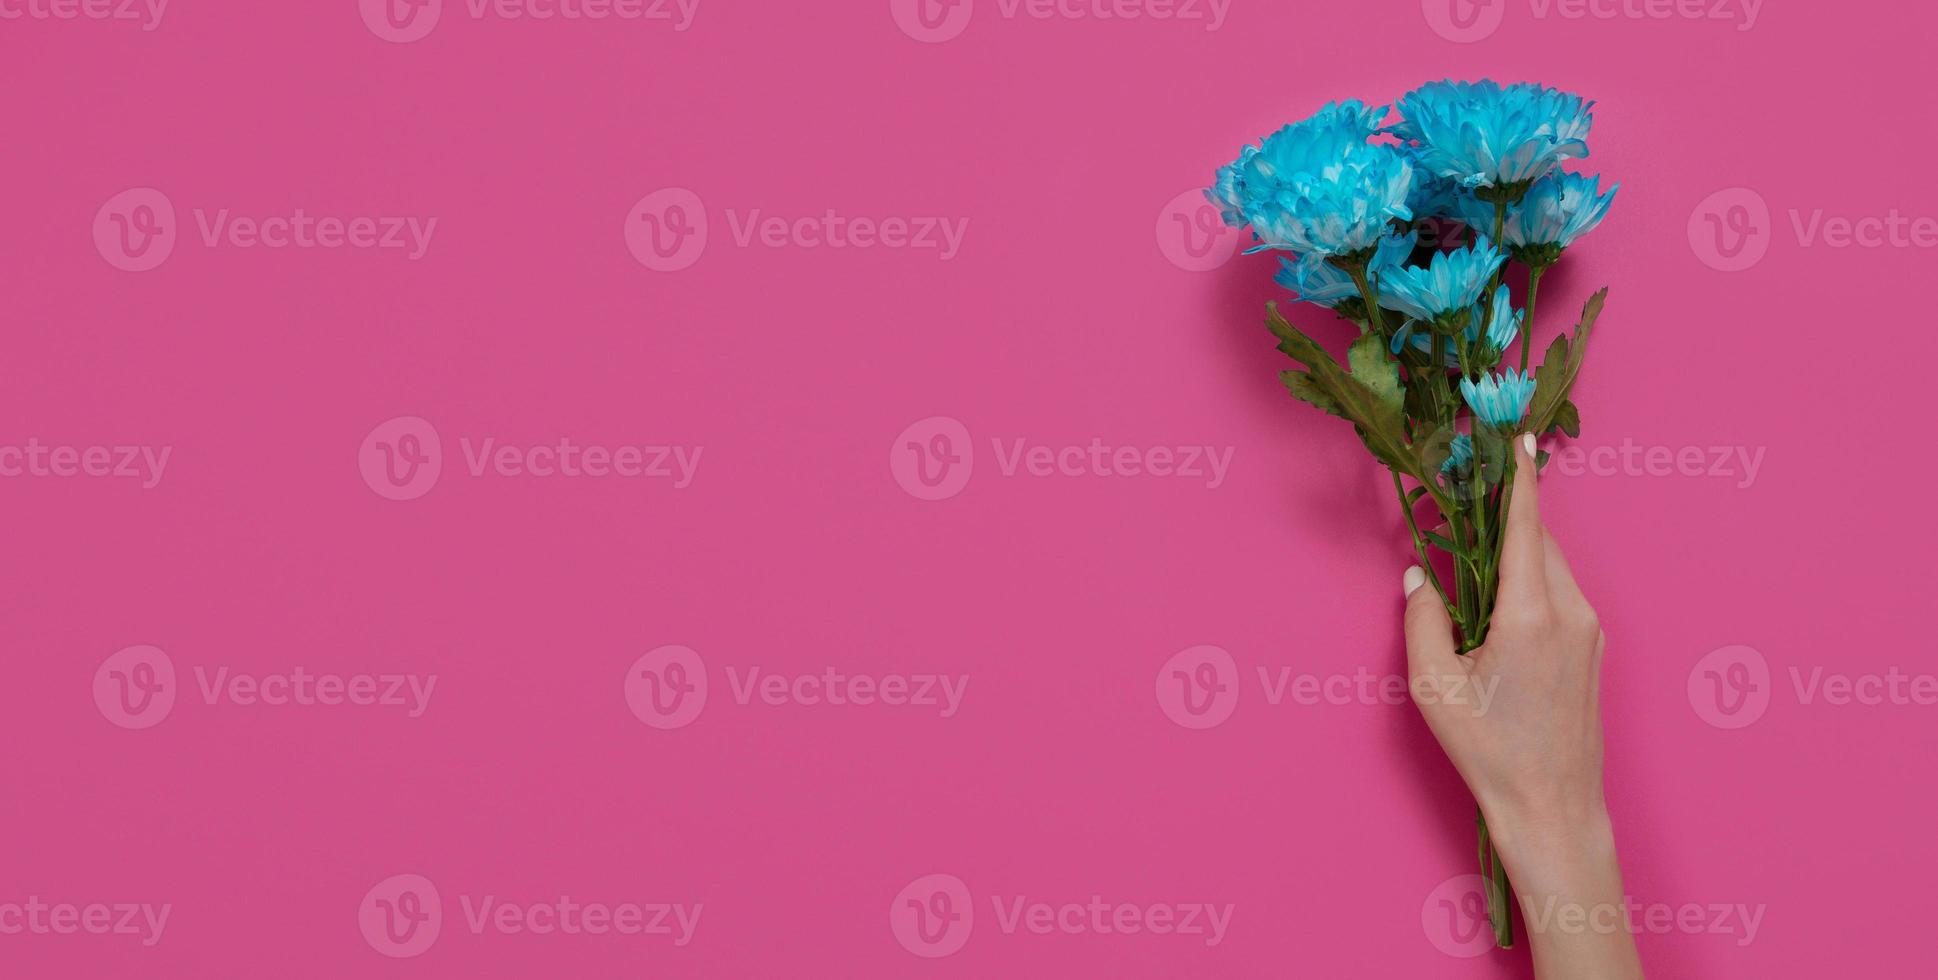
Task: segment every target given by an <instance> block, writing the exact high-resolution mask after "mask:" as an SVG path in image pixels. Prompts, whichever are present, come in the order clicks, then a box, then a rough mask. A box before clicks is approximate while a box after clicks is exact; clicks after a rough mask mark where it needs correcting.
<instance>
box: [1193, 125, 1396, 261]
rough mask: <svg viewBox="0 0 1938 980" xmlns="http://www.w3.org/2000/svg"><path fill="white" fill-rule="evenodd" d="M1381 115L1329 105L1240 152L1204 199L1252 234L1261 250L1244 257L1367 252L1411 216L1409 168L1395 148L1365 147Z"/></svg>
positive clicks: (1225, 168)
mask: <svg viewBox="0 0 1938 980" xmlns="http://www.w3.org/2000/svg"><path fill="white" fill-rule="evenodd" d="M1385 116H1386V108H1385V107H1384V106H1381V107H1379V108H1371V109H1369V108H1367V107H1366V106H1365V105H1364V104H1362V103H1360V102H1358V101H1356V100H1354V101H1348V102H1336V103H1331V104H1328V105H1327V106H1326V107H1325V108H1323V109H1320V110H1319V111H1318V112H1317V113H1315V114H1314V115H1313V116H1312V117H1311V118H1308V119H1305V120H1302V121H1300V122H1296V123H1293V124H1292V125H1290V126H1287V127H1285V128H1284V129H1281V130H1279V131H1278V132H1276V133H1273V134H1272V135H1270V136H1267V137H1265V139H1264V140H1262V141H1260V143H1259V145H1258V146H1255V147H1253V146H1247V147H1245V148H1244V149H1243V150H1240V151H1239V154H1238V159H1237V160H1234V161H1232V162H1231V163H1229V164H1226V165H1225V166H1224V167H1223V168H1221V169H1220V170H1219V171H1218V179H1217V182H1216V183H1215V184H1214V185H1212V187H1211V188H1210V189H1209V190H1207V191H1206V192H1205V197H1206V198H1207V199H1209V200H1210V201H1211V202H1212V203H1213V204H1216V205H1218V209H1219V212H1220V213H1221V214H1222V215H1223V216H1224V219H1225V222H1226V223H1227V224H1230V225H1232V226H1234V227H1243V226H1245V225H1250V226H1251V227H1252V234H1253V235H1254V236H1255V237H1256V238H1257V239H1258V241H1259V244H1258V245H1257V246H1254V247H1253V248H1251V249H1249V250H1248V251H1253V252H1256V251H1260V250H1262V249H1288V250H1290V251H1294V252H1298V253H1300V254H1302V255H1321V256H1327V255H1342V254H1347V253H1351V252H1360V251H1364V250H1366V249H1369V248H1373V247H1374V246H1376V245H1377V244H1378V243H1379V241H1380V239H1382V238H1384V237H1385V236H1386V234H1387V232H1388V231H1389V230H1390V229H1389V227H1388V223H1389V222H1390V221H1391V220H1392V219H1394V218H1398V219H1400V220H1402V221H1404V220H1408V219H1410V218H1412V217H1413V212H1412V211H1411V210H1409V209H1408V208H1407V195H1408V194H1409V192H1410V191H1411V190H1412V187H1413V167H1412V165H1411V164H1410V163H1408V162H1407V159H1406V156H1405V155H1404V154H1402V153H1401V152H1400V151H1399V150H1398V149H1397V148H1396V147H1393V146H1391V145H1388V144H1379V145H1374V144H1371V143H1368V142H1367V140H1368V139H1369V138H1371V136H1372V135H1373V134H1374V133H1375V132H1376V131H1377V130H1378V128H1379V123H1380V120H1381V119H1383V118H1385Z"/></svg>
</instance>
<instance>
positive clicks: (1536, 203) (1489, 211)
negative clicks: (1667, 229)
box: [1455, 173, 1622, 261]
mask: <svg viewBox="0 0 1938 980" xmlns="http://www.w3.org/2000/svg"><path fill="white" fill-rule="evenodd" d="M1601 183H1602V179H1601V178H1600V177H1599V176H1596V177H1585V176H1583V175H1581V174H1574V173H1552V174H1549V175H1547V176H1546V177H1543V178H1541V179H1540V180H1537V181H1535V182H1534V184H1533V186H1531V187H1529V188H1528V193H1527V196H1526V197H1524V198H1522V199H1521V203H1519V204H1516V205H1513V206H1511V207H1509V208H1508V209H1507V221H1506V223H1504V224H1503V225H1501V244H1503V245H1507V246H1508V247H1510V248H1517V249H1519V248H1551V249H1552V250H1553V252H1554V254H1555V255H1556V256H1557V257H1559V254H1560V250H1561V249H1564V248H1567V247H1568V246H1570V245H1573V244H1574V243H1575V240H1576V239H1578V238H1580V237H1581V236H1583V235H1586V234H1588V233H1589V232H1591V231H1594V230H1595V226H1597V225H1599V224H1601V223H1602V219H1603V218H1604V217H1607V216H1608V208H1609V205H1611V204H1614V203H1615V192H1616V191H1618V190H1621V189H1622V185H1620V184H1616V185H1615V186H1614V187H1610V188H1609V189H1608V193H1606V194H1603V193H1602V192H1601ZM1455 209H1456V211H1457V212H1458V214H1459V216H1460V220H1461V221H1463V222H1465V223H1466V224H1467V225H1468V226H1469V227H1472V228H1478V229H1482V230H1488V229H1492V228H1493V227H1494V206H1493V205H1492V204H1489V203H1487V202H1486V201H1482V200H1479V199H1477V198H1474V197H1465V196H1463V197H1462V198H1461V199H1460V200H1459V201H1458V202H1457V203H1456V204H1455ZM1549 261H1553V260H1552V259H1550V260H1549Z"/></svg>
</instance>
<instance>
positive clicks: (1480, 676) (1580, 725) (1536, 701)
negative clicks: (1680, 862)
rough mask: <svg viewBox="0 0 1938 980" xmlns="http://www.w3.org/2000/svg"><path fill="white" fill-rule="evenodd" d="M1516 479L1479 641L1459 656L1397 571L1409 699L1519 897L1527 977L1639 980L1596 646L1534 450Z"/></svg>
mask: <svg viewBox="0 0 1938 980" xmlns="http://www.w3.org/2000/svg"><path fill="white" fill-rule="evenodd" d="M1515 446H1516V448H1515V453H1516V456H1517V457H1518V470H1517V472H1516V474H1515V477H1514V486H1513V488H1512V490H1513V496H1512V499H1511V500H1510V501H1509V503H1508V516H1507V527H1506V539H1505V540H1504V541H1503V542H1502V546H1501V548H1502V550H1501V582H1500V593H1499V596H1498V598H1497V599H1496V601H1495V604H1494V613H1493V618H1492V625H1491V626H1490V628H1489V630H1488V634H1487V641H1486V642H1485V643H1483V644H1482V645H1481V646H1480V648H1479V649H1476V650H1474V651H1472V652H1471V653H1469V654H1467V655H1465V656H1463V655H1461V654H1460V653H1459V652H1458V649H1457V647H1456V646H1455V643H1454V636H1453V623H1452V621H1451V620H1449V619H1448V617H1447V610H1446V606H1445V605H1444V604H1443V603H1442V602H1441V601H1440V597H1439V595H1438V594H1436V593H1435V592H1434V590H1432V589H1423V588H1421V586H1422V585H1424V584H1425V582H1426V575H1425V573H1424V572H1423V571H1422V570H1421V569H1419V568H1418V567H1414V568H1409V569H1407V572H1406V579H1405V583H1404V584H1405V588H1406V595H1407V604H1406V649H1407V666H1408V671H1409V673H1410V674H1411V675H1412V685H1411V687H1412V690H1413V692H1414V699H1415V701H1416V702H1417V703H1418V704H1419V706H1420V711H1421V712H1422V713H1423V714H1424V715H1426V719H1427V725H1428V726H1429V727H1431V728H1432V729H1433V734H1434V737H1435V738H1437V739H1439V740H1440V747H1441V748H1442V749H1444V750H1446V753H1447V756H1448V758H1450V759H1452V760H1453V764H1454V768H1455V769H1458V770H1459V771H1460V775H1461V778H1462V779H1464V780H1466V782H1467V788H1468V789H1470V790H1472V791H1473V794H1474V799H1476V800H1478V801H1479V802H1480V808H1481V811H1482V813H1484V814H1485V815H1486V817H1487V826H1488V830H1489V832H1490V833H1491V834H1492V836H1493V840H1494V845H1495V847H1496V849H1498V850H1499V852H1500V855H1501V860H1502V863H1503V864H1505V865H1506V867H1507V871H1508V877H1509V878H1510V879H1511V880H1512V882H1513V884H1514V887H1515V890H1516V892H1517V893H1518V894H1519V895H1520V897H1521V907H1522V919H1523V921H1524V922H1525V923H1526V925H1527V926H1528V936H1529V943H1530V945H1531V946H1533V949H1534V965H1535V972H1536V974H1537V975H1538V976H1541V977H1547V978H1564V977H1565V978H1567V980H1590V978H1602V977H1620V978H1626V977H1640V976H1641V975H1642V968H1641V964H1640V962H1639V960H1638V959H1637V957H1636V953H1635V941H1634V937H1633V936H1632V934H1631V933H1630V931H1629V923H1628V922H1627V921H1626V917H1625V912H1624V908H1625V902H1624V896H1623V895H1622V879H1621V868H1620V866H1619V865H1618V864H1617V863H1616V860H1615V839H1614V834H1613V832H1612V830H1611V829H1610V826H1609V821H1608V809H1607V807H1606V805H1605V804H1604V802H1603V797H1602V719H1601V682H1600V677H1601V665H1602V647H1603V644H1604V638H1603V636H1602V632H1601V626H1600V623H1599V622H1598V621H1597V619H1596V616H1595V610H1594V608H1593V607H1592V606H1590V605H1589V604H1588V600H1587V598H1586V597H1584V596H1583V595H1582V594H1581V588H1580V587H1579V586H1577V585H1576V584H1575V579H1574V575H1573V574H1571V573H1570V572H1569V570H1568V562H1567V559H1566V558H1564V557H1562V554H1561V549H1560V547H1559V546H1558V545H1556V544H1555V541H1554V537H1553V535H1551V534H1549V533H1548V532H1547V530H1546V529H1545V528H1543V527H1542V526H1541V511H1540V487H1539V485H1538V481H1537V477H1536V472H1537V467H1536V464H1535V459H1534V437H1533V436H1532V435H1524V436H1522V437H1521V438H1520V439H1517V440H1515Z"/></svg>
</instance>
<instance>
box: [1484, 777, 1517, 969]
mask: <svg viewBox="0 0 1938 980" xmlns="http://www.w3.org/2000/svg"><path fill="white" fill-rule="evenodd" d="M1474 822H1475V824H1476V825H1477V826H1478V827H1479V828H1480V876H1481V879H1482V881H1483V883H1484V884H1485V885H1486V891H1487V921H1488V923H1489V924H1490V925H1492V926H1493V927H1494V945H1496V946H1499V947H1500V948H1502V949H1513V948H1514V910H1513V909H1514V886H1513V885H1512V884H1510V883H1509V882H1508V880H1507V868H1506V867H1504V866H1503V865H1502V864H1501V855H1500V852H1499V851H1496V850H1494V838H1493V836H1492V835H1491V834H1489V833H1488V832H1487V814H1485V813H1482V812H1481V811H1480V808H1479V807H1475V808H1474Z"/></svg>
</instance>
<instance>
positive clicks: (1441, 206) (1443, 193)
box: [1400, 144, 1466, 219]
mask: <svg viewBox="0 0 1938 980" xmlns="http://www.w3.org/2000/svg"><path fill="white" fill-rule="evenodd" d="M1400 152H1401V153H1403V154H1405V155H1406V158H1407V162H1408V163H1409V164H1411V165H1412V166H1413V188H1412V190H1410V191H1408V192H1407V196H1406V206H1407V210H1409V211H1412V212H1413V217H1414V218H1416V219H1418V218H1441V217H1450V216H1453V215H1454V214H1455V213H1456V209H1457V208H1458V207H1459V205H1460V202H1461V200H1462V198H1464V197H1466V195H1464V194H1462V193H1461V188H1460V185H1459V184H1458V183H1455V182H1454V181H1453V180H1451V179H1449V178H1446V177H1442V176H1440V175H1439V174H1436V173H1434V172H1433V170H1432V169H1430V168H1429V167H1428V166H1427V165H1426V163H1425V162H1424V161H1422V160H1421V159H1420V153H1421V151H1420V148H1419V147H1417V146H1408V145H1404V144H1403V145H1401V147H1400Z"/></svg>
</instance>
